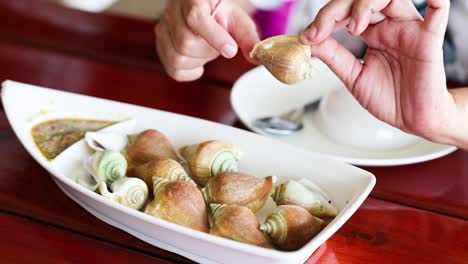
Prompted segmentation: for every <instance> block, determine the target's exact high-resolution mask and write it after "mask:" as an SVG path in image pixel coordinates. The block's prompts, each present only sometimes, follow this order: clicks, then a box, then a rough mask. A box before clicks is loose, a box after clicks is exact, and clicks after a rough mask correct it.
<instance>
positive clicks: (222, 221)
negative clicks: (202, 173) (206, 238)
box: [210, 204, 271, 247]
mask: <svg viewBox="0 0 468 264" xmlns="http://www.w3.org/2000/svg"><path fill="white" fill-rule="evenodd" d="M210 207H211V212H212V214H213V219H214V220H213V227H212V228H211V230H210V234H213V235H216V236H220V237H225V238H229V239H232V240H236V241H239V242H243V243H248V244H252V245H257V246H261V247H271V245H270V243H269V241H268V239H267V238H266V237H265V235H264V234H263V233H262V232H261V231H260V230H259V226H260V225H259V223H258V220H257V217H256V216H255V214H254V213H253V212H252V211H250V210H249V209H248V208H247V207H243V206H237V205H224V204H211V205H210Z"/></svg>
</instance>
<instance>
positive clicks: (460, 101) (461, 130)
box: [447, 87, 468, 150]
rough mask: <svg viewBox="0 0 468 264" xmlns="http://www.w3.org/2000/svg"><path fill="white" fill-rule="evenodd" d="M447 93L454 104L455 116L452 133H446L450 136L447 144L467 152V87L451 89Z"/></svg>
mask: <svg viewBox="0 0 468 264" xmlns="http://www.w3.org/2000/svg"><path fill="white" fill-rule="evenodd" d="M449 93H450V95H451V96H452V98H453V101H454V102H455V105H456V108H457V116H456V118H454V119H455V122H454V128H453V131H447V133H448V134H450V135H451V136H450V142H447V143H449V144H451V145H455V146H459V147H460V148H463V149H466V150H468V87H464V88H458V89H451V90H449Z"/></svg>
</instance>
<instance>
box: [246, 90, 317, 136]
mask: <svg viewBox="0 0 468 264" xmlns="http://www.w3.org/2000/svg"><path fill="white" fill-rule="evenodd" d="M321 100H322V98H321V97H320V98H318V99H316V100H314V101H312V102H310V103H307V104H305V105H303V106H302V107H298V108H294V109H292V110H289V111H287V112H285V113H283V114H280V115H278V116H268V117H262V118H258V119H255V120H254V121H253V122H252V125H253V126H254V127H256V128H259V129H261V130H263V131H265V132H267V133H269V134H273V135H283V136H285V135H290V134H292V133H294V132H297V131H299V130H301V129H302V128H304V125H303V124H302V117H303V116H304V114H305V113H306V112H308V111H315V110H317V108H318V106H319V105H320V102H321Z"/></svg>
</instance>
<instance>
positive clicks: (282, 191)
mask: <svg viewBox="0 0 468 264" xmlns="http://www.w3.org/2000/svg"><path fill="white" fill-rule="evenodd" d="M272 197H273V200H274V201H275V202H276V204H277V205H288V204H289V205H297V206H300V207H302V208H304V209H306V210H307V211H308V212H309V213H311V214H312V215H313V216H316V217H319V218H333V217H335V216H336V215H337V213H338V210H337V209H336V207H335V206H333V205H332V204H331V202H329V201H328V200H327V199H326V198H325V197H324V196H323V195H322V194H321V193H319V192H314V191H312V190H310V189H309V188H307V187H305V186H304V185H303V184H301V183H299V182H297V181H294V180H289V181H287V182H285V183H283V184H280V185H278V186H276V187H275V191H274V193H273V195H272Z"/></svg>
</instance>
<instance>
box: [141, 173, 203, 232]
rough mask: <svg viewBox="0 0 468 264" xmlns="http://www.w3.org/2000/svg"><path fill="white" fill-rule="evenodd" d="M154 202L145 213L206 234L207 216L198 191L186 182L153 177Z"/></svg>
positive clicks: (147, 207)
mask: <svg viewBox="0 0 468 264" xmlns="http://www.w3.org/2000/svg"><path fill="white" fill-rule="evenodd" d="M153 183H154V184H153V191H154V200H153V201H151V202H150V203H149V204H148V205H147V206H146V209H145V213H146V214H149V215H152V216H155V217H159V218H161V219H164V220H166V221H169V222H172V223H175V224H179V225H183V226H186V227H190V228H192V229H195V230H198V231H202V232H208V231H209V224H208V214H207V208H206V204H205V201H204V200H203V196H202V194H201V192H200V190H198V189H197V187H195V186H194V185H193V184H191V183H189V182H186V181H169V180H166V179H164V178H160V177H153Z"/></svg>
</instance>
